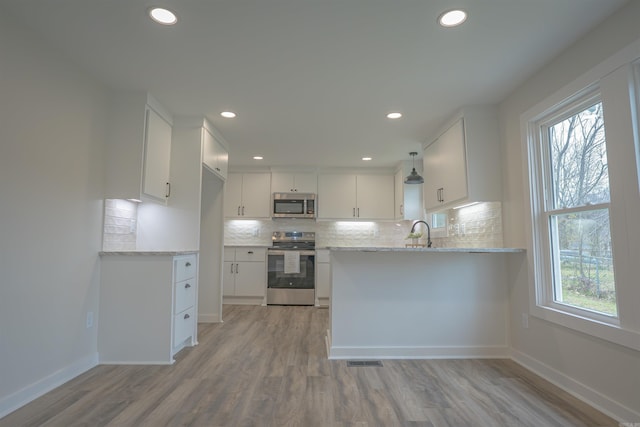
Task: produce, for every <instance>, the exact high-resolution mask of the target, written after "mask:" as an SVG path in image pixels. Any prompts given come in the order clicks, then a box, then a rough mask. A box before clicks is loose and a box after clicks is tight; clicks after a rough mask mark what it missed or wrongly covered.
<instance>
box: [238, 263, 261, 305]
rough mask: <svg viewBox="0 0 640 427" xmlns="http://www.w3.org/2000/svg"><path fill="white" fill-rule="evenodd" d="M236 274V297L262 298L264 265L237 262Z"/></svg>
mask: <svg viewBox="0 0 640 427" xmlns="http://www.w3.org/2000/svg"><path fill="white" fill-rule="evenodd" d="M236 265H237V266H238V272H237V273H236V293H235V296H237V297H264V293H265V287H266V286H265V285H266V282H265V280H266V279H265V274H266V263H264V262H239V263H237V264H236Z"/></svg>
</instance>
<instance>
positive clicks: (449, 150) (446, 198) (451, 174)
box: [439, 119, 467, 203]
mask: <svg viewBox="0 0 640 427" xmlns="http://www.w3.org/2000/svg"><path fill="white" fill-rule="evenodd" d="M439 142H440V144H439V149H440V150H441V152H440V154H441V159H442V163H441V169H440V171H441V173H442V176H443V178H444V179H443V180H444V184H443V187H444V191H443V194H442V199H443V200H442V202H443V203H451V202H455V201H457V200H462V199H464V198H466V197H467V161H466V152H465V140H464V122H463V119H460V120H458V121H457V122H456V123H455V124H454V125H453V126H451V127H450V128H449V130H447V131H446V132H445V133H444V134H443V135H442V136H441V137H440V139H439Z"/></svg>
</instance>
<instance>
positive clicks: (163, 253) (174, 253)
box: [99, 251, 198, 256]
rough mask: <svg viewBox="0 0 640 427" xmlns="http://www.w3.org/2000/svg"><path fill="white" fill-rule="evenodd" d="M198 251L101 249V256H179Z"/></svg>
mask: <svg viewBox="0 0 640 427" xmlns="http://www.w3.org/2000/svg"><path fill="white" fill-rule="evenodd" d="M197 253H198V251H101V252H99V254H100V256H107V255H126V256H140V255H142V256H158V255H161V256H177V255H192V254H197Z"/></svg>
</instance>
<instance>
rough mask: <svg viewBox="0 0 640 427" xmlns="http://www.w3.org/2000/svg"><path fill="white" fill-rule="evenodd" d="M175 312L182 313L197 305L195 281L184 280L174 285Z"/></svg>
mask: <svg viewBox="0 0 640 427" xmlns="http://www.w3.org/2000/svg"><path fill="white" fill-rule="evenodd" d="M174 288H175V289H174V292H175V293H174V295H175V298H174V300H173V312H174V313H180V312H181V311H184V310H186V309H187V308H189V307H193V306H194V305H195V303H196V286H195V280H194V279H187V280H183V281H182V282H178V283H176V284H175V285H174Z"/></svg>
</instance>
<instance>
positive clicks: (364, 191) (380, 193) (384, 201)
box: [356, 175, 393, 219]
mask: <svg viewBox="0 0 640 427" xmlns="http://www.w3.org/2000/svg"><path fill="white" fill-rule="evenodd" d="M357 184H358V185H357V209H356V216H357V217H358V218H361V219H393V176H392V175H358V178H357Z"/></svg>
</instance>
